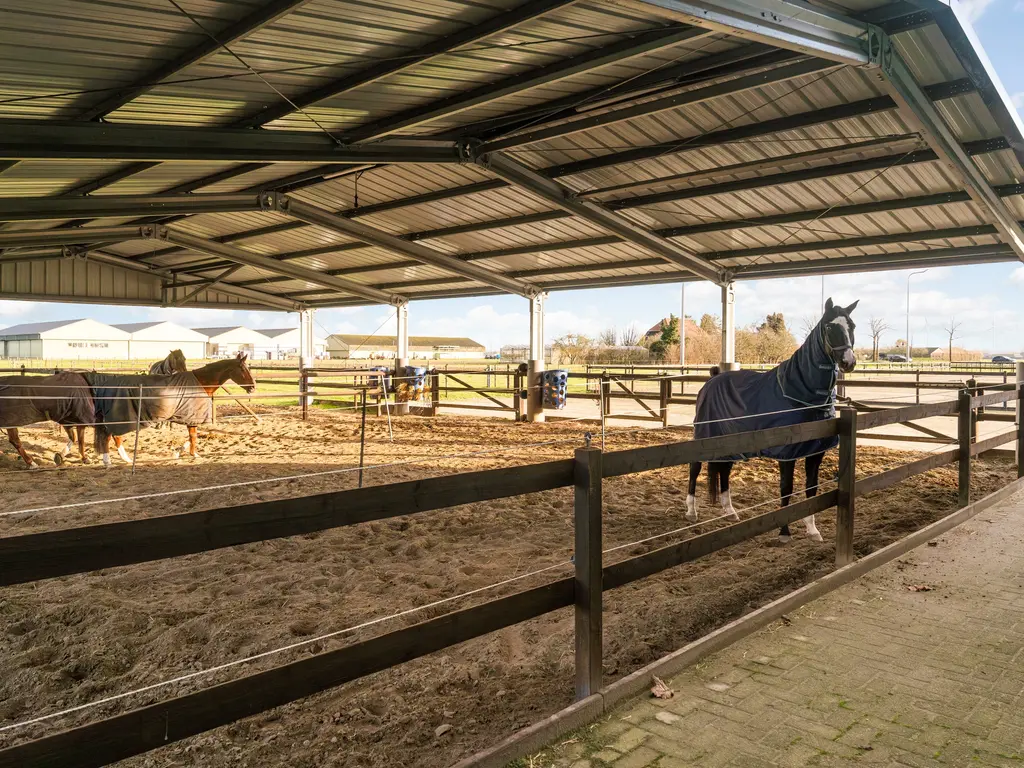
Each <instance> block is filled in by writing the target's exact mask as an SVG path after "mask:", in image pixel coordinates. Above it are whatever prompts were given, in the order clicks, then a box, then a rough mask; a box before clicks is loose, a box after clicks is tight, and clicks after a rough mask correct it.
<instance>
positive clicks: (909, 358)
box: [907, 269, 928, 363]
mask: <svg viewBox="0 0 1024 768" xmlns="http://www.w3.org/2000/svg"><path fill="white" fill-rule="evenodd" d="M927 271H928V270H927V269H919V270H917V271H916V272H911V273H910V274H909V275H907V362H908V363H910V362H913V360H914V352H913V349H912V348H911V346H910V278H912V277H913V276H914V275H923V274H924V273H925V272H927Z"/></svg>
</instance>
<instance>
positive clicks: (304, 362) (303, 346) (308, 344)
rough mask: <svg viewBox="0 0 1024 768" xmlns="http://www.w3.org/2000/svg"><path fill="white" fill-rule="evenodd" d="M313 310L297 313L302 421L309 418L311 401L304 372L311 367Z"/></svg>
mask: <svg viewBox="0 0 1024 768" xmlns="http://www.w3.org/2000/svg"><path fill="white" fill-rule="evenodd" d="M313 346H314V345H313V310H312V309H303V310H300V311H299V376H300V379H299V387H300V389H301V391H302V397H301V400H302V420H303V421H306V420H307V419H308V418H309V406H310V405H312V402H313V399H312V398H311V397H309V396H308V395H307V394H306V393H307V392H308V391H309V378H308V377H307V376H306V370H307V369H308V368H312V367H313V363H314V358H313Z"/></svg>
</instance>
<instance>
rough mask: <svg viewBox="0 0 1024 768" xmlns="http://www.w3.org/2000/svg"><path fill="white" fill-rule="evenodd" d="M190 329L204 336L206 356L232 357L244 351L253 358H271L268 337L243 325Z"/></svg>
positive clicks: (272, 343) (270, 343)
mask: <svg viewBox="0 0 1024 768" xmlns="http://www.w3.org/2000/svg"><path fill="white" fill-rule="evenodd" d="M192 330H193V331H195V332H196V333H201V334H202V335H203V336H205V337H206V339H207V341H206V356H207V357H234V356H235V355H237V354H238V353H239V352H245V353H247V354H248V355H249V356H250V357H252V358H255V359H262V360H270V359H273V356H274V342H273V341H272V340H271V339H270V337H268V336H264V335H263V334H262V333H260V332H259V331H254V330H253V329H252V328H246V327H245V326H244V325H230V326H221V327H217V328H193V329H192Z"/></svg>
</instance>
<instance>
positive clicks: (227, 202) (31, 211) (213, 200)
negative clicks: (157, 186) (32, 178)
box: [0, 193, 264, 228]
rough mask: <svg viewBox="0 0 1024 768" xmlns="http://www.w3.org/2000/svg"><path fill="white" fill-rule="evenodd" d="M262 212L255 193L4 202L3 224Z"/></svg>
mask: <svg viewBox="0 0 1024 768" xmlns="http://www.w3.org/2000/svg"><path fill="white" fill-rule="evenodd" d="M261 210H264V207H263V203H262V195H258V194H253V193H249V194H220V195H164V194H160V195H125V196H120V195H100V196H97V197H5V198H0V221H38V220H44V219H64V218H67V217H68V216H89V217H93V218H104V217H113V216H118V217H120V216H146V215H153V214H158V215H168V214H192V213H240V212H243V211H261ZM64 228H66V227H64Z"/></svg>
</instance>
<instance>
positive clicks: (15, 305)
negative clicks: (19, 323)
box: [0, 301, 35, 317]
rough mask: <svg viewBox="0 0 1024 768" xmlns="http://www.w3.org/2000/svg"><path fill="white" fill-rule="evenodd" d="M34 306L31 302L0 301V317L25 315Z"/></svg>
mask: <svg viewBox="0 0 1024 768" xmlns="http://www.w3.org/2000/svg"><path fill="white" fill-rule="evenodd" d="M34 306H35V303H34V302H31V301H0V317H18V316H19V315H27V314H28V313H29V312H31V311H32V308H33V307H34Z"/></svg>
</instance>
